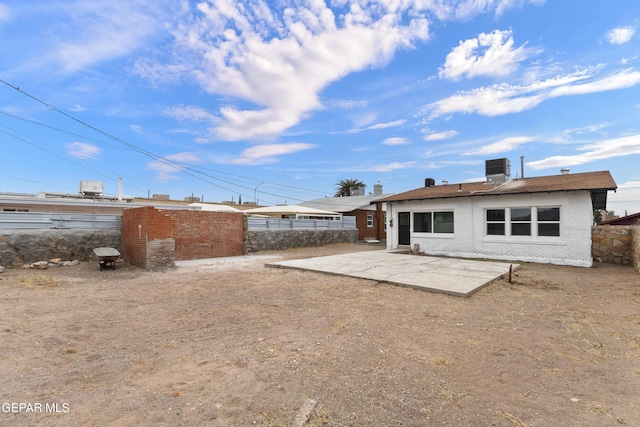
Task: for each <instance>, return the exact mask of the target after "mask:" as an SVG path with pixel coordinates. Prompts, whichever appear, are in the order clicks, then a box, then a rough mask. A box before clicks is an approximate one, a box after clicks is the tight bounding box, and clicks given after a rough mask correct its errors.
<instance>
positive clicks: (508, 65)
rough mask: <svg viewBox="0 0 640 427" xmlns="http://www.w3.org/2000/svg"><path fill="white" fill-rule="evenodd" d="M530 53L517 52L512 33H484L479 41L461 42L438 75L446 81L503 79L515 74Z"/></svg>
mask: <svg viewBox="0 0 640 427" xmlns="http://www.w3.org/2000/svg"><path fill="white" fill-rule="evenodd" d="M529 52H530V49H525V47H524V46H520V47H518V48H514V41H513V37H512V34H511V30H505V31H499V30H494V31H493V32H491V33H489V34H485V33H481V34H480V35H478V37H477V38H474V39H468V40H465V41H461V42H460V44H459V45H458V46H456V47H455V48H453V49H452V51H451V52H450V53H449V54H448V55H447V58H446V60H445V63H444V66H443V67H441V68H440V72H439V73H438V75H439V76H440V78H443V79H450V80H458V79H460V78H462V77H468V78H471V77H476V76H492V77H500V76H506V75H509V74H511V73H513V72H514V71H515V70H516V69H517V68H518V64H519V63H520V62H522V61H523V60H525V59H526V58H527V56H528V54H529Z"/></svg>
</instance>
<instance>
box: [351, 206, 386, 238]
mask: <svg viewBox="0 0 640 427" xmlns="http://www.w3.org/2000/svg"><path fill="white" fill-rule="evenodd" d="M368 215H373V227H369V226H368V223H367V216H368ZM348 216H355V217H356V228H357V229H358V240H365V239H377V240H385V239H386V238H387V236H386V233H385V231H384V221H385V216H384V212H383V211H382V204H381V203H378V204H377V205H376V210H374V211H369V210H355V211H352V212H351V213H349V214H348Z"/></svg>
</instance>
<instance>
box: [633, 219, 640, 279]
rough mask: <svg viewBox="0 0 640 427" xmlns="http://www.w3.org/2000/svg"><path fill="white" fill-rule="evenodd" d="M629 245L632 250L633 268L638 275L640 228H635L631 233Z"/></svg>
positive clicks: (639, 270)
mask: <svg viewBox="0 0 640 427" xmlns="http://www.w3.org/2000/svg"><path fill="white" fill-rule="evenodd" d="M631 245H632V248H633V249H632V253H633V255H632V257H633V267H634V268H635V270H636V271H637V272H638V273H640V226H635V227H634V228H633V230H632V231H631Z"/></svg>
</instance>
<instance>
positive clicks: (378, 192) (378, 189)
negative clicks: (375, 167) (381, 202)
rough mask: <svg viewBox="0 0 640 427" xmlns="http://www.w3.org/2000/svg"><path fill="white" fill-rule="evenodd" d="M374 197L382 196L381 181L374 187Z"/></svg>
mask: <svg viewBox="0 0 640 427" xmlns="http://www.w3.org/2000/svg"><path fill="white" fill-rule="evenodd" d="M373 195H374V196H382V184H380V180H378V182H377V183H376V184H374V186H373Z"/></svg>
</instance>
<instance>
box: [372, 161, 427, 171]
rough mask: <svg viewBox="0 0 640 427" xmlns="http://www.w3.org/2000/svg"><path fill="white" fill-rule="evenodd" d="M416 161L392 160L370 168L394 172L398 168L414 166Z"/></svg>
mask: <svg viewBox="0 0 640 427" xmlns="http://www.w3.org/2000/svg"><path fill="white" fill-rule="evenodd" d="M415 163H416V162H391V163H387V164H384V165H377V166H373V167H371V168H370V169H369V170H370V171H373V172H392V171H394V170H396V169H405V168H410V167H412V166H413V165H414V164H415Z"/></svg>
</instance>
